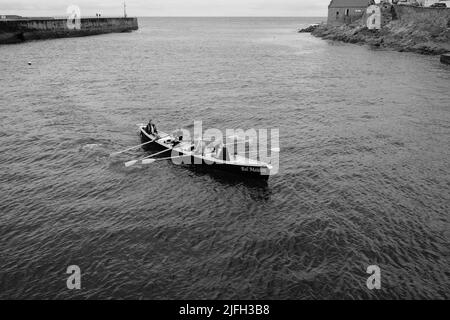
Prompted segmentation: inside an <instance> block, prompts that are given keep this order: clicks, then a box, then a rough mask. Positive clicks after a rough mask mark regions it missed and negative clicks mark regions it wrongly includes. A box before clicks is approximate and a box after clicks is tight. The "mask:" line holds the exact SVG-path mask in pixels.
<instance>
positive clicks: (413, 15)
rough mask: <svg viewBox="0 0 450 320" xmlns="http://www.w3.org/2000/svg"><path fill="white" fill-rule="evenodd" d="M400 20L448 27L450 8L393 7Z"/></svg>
mask: <svg viewBox="0 0 450 320" xmlns="http://www.w3.org/2000/svg"><path fill="white" fill-rule="evenodd" d="M394 7H395V12H396V13H397V17H398V19H400V20H403V21H408V22H412V23H424V24H428V25H430V26H431V25H448V24H449V21H450V8H447V9H446V8H443V9H442V8H429V7H412V6H398V5H396V6H394Z"/></svg>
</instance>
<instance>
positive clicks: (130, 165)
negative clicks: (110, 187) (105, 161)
mask: <svg viewBox="0 0 450 320" xmlns="http://www.w3.org/2000/svg"><path fill="white" fill-rule="evenodd" d="M137 162H138V161H137V160H132V161H128V162H125V167H127V168H129V167H132V166H134V165H135V164H136V163H137Z"/></svg>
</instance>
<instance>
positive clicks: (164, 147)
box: [130, 123, 272, 180]
mask: <svg viewBox="0 0 450 320" xmlns="http://www.w3.org/2000/svg"><path fill="white" fill-rule="evenodd" d="M138 126H139V131H140V136H141V140H142V144H143V145H150V144H152V145H155V146H157V147H158V149H159V150H160V151H159V152H158V153H155V154H153V155H149V156H148V157H146V158H144V159H141V160H137V162H139V161H141V163H142V164H146V163H152V162H154V161H156V160H172V161H173V163H175V164H180V165H191V166H201V167H202V168H206V169H211V170H220V171H222V172H225V173H230V174H233V175H239V176H243V177H248V178H256V179H264V180H268V179H269V176H270V175H271V170H272V166H271V165H270V164H268V163H265V162H262V161H259V160H254V159H250V158H249V157H245V156H241V155H238V154H230V152H229V149H228V148H227V146H226V145H223V144H221V145H219V146H216V147H208V146H206V145H205V144H204V143H203V142H202V141H198V142H197V143H195V142H193V141H183V137H175V136H173V135H171V134H168V133H165V132H157V131H156V128H155V127H154V125H152V124H151V123H150V124H149V125H144V124H140V125H138ZM157 155H158V156H160V157H162V159H161V158H159V159H156V158H155V157H156V156H157ZM135 163H136V161H132V162H130V164H131V165H133V164H135Z"/></svg>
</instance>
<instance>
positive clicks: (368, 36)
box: [299, 6, 450, 55]
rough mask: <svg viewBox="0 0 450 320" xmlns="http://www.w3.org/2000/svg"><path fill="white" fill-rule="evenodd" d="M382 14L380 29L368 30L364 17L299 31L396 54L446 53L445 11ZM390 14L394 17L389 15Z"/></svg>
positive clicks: (449, 42)
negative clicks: (395, 52)
mask: <svg viewBox="0 0 450 320" xmlns="http://www.w3.org/2000/svg"><path fill="white" fill-rule="evenodd" d="M393 8H394V10H392V11H391V9H389V10H386V11H384V12H383V11H382V12H383V16H382V19H383V21H384V23H383V25H382V27H381V29H380V30H369V29H368V28H367V26H366V23H365V20H366V17H365V16H363V17H361V18H360V19H358V20H356V21H354V22H353V23H351V24H342V25H337V26H336V25H328V24H326V23H322V24H319V25H312V26H310V27H308V28H305V29H302V30H299V32H310V33H311V34H312V35H313V36H315V37H318V38H322V39H325V40H334V41H341V42H345V43H354V44H362V45H369V46H372V47H377V48H386V49H391V50H395V51H399V52H414V53H419V54H425V55H442V54H446V53H449V52H450V21H449V18H448V13H450V9H448V11H447V10H445V11H435V10H423V9H420V8H415V7H412V8H405V6H400V7H399V6H393ZM392 12H394V14H392Z"/></svg>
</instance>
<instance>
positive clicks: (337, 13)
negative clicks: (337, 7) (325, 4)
mask: <svg viewBox="0 0 450 320" xmlns="http://www.w3.org/2000/svg"><path fill="white" fill-rule="evenodd" d="M338 18H339V11H336V19H338Z"/></svg>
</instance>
